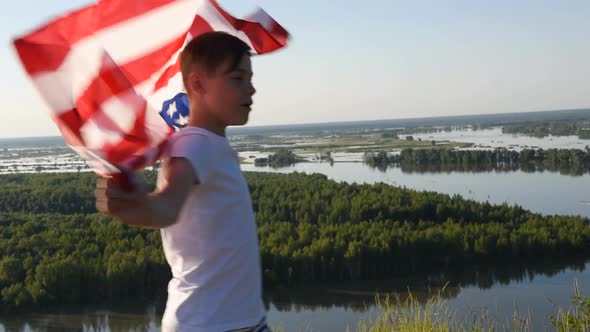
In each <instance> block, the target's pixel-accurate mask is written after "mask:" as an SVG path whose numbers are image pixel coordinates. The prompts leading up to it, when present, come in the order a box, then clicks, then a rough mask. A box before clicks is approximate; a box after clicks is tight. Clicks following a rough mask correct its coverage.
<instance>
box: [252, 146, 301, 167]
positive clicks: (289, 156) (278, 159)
mask: <svg viewBox="0 0 590 332" xmlns="http://www.w3.org/2000/svg"><path fill="white" fill-rule="evenodd" d="M302 160H303V159H302V158H300V157H298V156H297V155H296V154H295V153H293V151H291V150H289V149H285V148H280V149H279V150H278V151H277V152H276V153H273V154H269V155H268V157H267V158H256V159H254V165H255V166H271V167H284V166H290V165H293V164H295V163H297V162H300V161H302Z"/></svg>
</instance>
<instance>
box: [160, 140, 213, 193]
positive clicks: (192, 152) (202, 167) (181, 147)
mask: <svg viewBox="0 0 590 332" xmlns="http://www.w3.org/2000/svg"><path fill="white" fill-rule="evenodd" d="M207 140H208V138H207V136H205V135H200V134H195V133H190V134H185V135H179V136H177V137H175V139H174V141H173V142H172V144H171V146H170V148H169V149H170V150H169V152H168V156H169V157H170V158H185V159H187V160H188V161H189V162H190V163H191V165H192V166H193V170H194V172H195V175H196V176H197V182H198V183H201V184H202V183H205V182H206V181H207V179H208V177H209V176H210V174H211V170H212V168H213V165H212V162H211V160H210V158H211V157H212V156H213V154H211V153H210V151H208V150H209V146H208V144H207Z"/></svg>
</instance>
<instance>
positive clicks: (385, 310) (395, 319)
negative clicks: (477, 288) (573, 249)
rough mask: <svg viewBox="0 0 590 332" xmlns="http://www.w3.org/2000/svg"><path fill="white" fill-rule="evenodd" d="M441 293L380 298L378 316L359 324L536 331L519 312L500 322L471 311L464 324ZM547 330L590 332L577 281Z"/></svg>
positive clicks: (380, 329)
mask: <svg viewBox="0 0 590 332" xmlns="http://www.w3.org/2000/svg"><path fill="white" fill-rule="evenodd" d="M440 294H441V293H440V292H439V293H438V294H436V295H434V296H432V297H430V299H428V300H427V302H426V303H424V304H422V303H420V301H418V300H417V299H416V298H415V297H414V296H413V295H412V294H410V295H409V296H408V297H407V298H406V299H405V300H402V299H400V297H399V296H397V295H394V296H386V297H384V298H379V297H377V298H376V307H377V312H378V314H377V315H376V317H370V316H369V317H367V318H366V319H365V320H362V321H361V322H359V323H358V327H357V331H360V332H385V331H400V332H426V331H429V332H447V331H448V332H450V331H461V332H463V331H464V332H467V331H523V332H525V331H526V332H529V331H533V327H532V326H531V321H532V320H531V315H530V314H529V313H526V314H520V313H519V312H518V310H516V311H515V313H514V315H513V317H512V321H508V322H499V321H498V320H497V319H496V318H494V317H493V316H492V315H489V314H488V313H487V312H485V311H484V312H483V313H482V314H479V315H478V314H476V313H474V312H468V313H469V316H471V317H472V318H471V320H470V321H463V322H460V321H458V319H457V317H458V316H457V313H456V312H451V311H450V310H449V308H448V305H447V302H446V301H445V300H444V299H443V298H442V296H441V295H440ZM545 330H547V331H554V330H556V331H559V332H569V331H576V332H586V331H590V298H584V297H582V296H580V288H579V286H578V283H577V281H574V296H573V300H572V303H571V305H570V306H569V308H567V309H563V308H558V314H557V317H553V316H552V317H551V319H550V323H548V324H547V326H546V327H545Z"/></svg>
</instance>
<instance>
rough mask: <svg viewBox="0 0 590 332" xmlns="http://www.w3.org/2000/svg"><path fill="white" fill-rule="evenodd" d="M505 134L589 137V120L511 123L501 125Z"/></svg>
mask: <svg viewBox="0 0 590 332" xmlns="http://www.w3.org/2000/svg"><path fill="white" fill-rule="evenodd" d="M502 133H505V134H524V135H528V136H534V137H546V136H549V135H552V136H569V135H578V137H579V138H580V139H590V121H588V120H584V121H573V122H563V121H559V122H532V123H524V124H512V125H505V126H503V127H502Z"/></svg>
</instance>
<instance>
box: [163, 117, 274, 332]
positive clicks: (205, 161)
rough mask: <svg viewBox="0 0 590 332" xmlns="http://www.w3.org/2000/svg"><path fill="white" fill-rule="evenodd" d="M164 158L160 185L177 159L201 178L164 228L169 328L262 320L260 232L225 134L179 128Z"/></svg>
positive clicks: (197, 329) (194, 329)
mask: <svg viewBox="0 0 590 332" xmlns="http://www.w3.org/2000/svg"><path fill="white" fill-rule="evenodd" d="M164 157H165V158H164V160H163V163H162V168H161V170H160V174H159V177H158V187H160V188H161V187H162V186H164V185H165V176H164V175H165V174H166V173H165V172H166V171H167V160H168V159H169V158H171V157H183V158H186V159H187V160H189V161H190V163H191V164H192V166H193V167H194V171H195V174H196V176H197V180H198V184H195V186H194V189H193V190H192V191H191V193H190V194H189V197H188V198H187V200H186V202H185V203H184V205H183V207H182V210H181V212H180V215H179V217H178V220H177V222H176V223H175V224H174V225H172V226H169V227H166V228H163V229H162V230H161V235H162V244H163V247H164V253H165V255H166V260H167V261H168V264H169V265H170V268H171V269H172V275H173V278H172V280H171V281H170V283H169V284H168V301H167V303H166V311H165V313H164V317H163V319H162V327H163V330H171V331H191V332H201V331H203V332H205V331H207V332H209V331H215V332H219V331H226V330H231V329H238V328H243V327H248V326H254V325H256V324H257V323H258V322H259V321H260V320H261V319H262V318H263V317H264V315H265V309H264V304H263V302H262V280H261V268H260V257H259V249H258V237H257V234H256V223H255V220H254V212H253V210H252V202H251V199H250V192H249V190H248V186H247V184H246V181H245V180H244V177H243V176H242V172H241V169H240V163H239V159H238V154H237V152H236V151H235V150H233V149H232V147H231V146H230V145H229V143H228V141H227V139H226V138H225V137H223V136H219V135H216V134H214V133H212V132H210V131H207V130H205V129H202V128H197V127H186V128H184V129H182V130H180V131H179V132H177V133H175V134H174V136H173V137H172V139H171V144H170V145H169V147H168V149H167V151H166V153H165V156H164Z"/></svg>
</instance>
